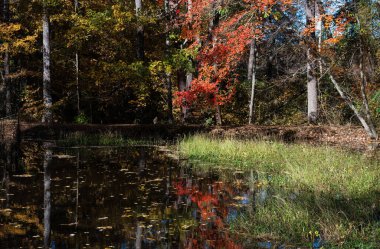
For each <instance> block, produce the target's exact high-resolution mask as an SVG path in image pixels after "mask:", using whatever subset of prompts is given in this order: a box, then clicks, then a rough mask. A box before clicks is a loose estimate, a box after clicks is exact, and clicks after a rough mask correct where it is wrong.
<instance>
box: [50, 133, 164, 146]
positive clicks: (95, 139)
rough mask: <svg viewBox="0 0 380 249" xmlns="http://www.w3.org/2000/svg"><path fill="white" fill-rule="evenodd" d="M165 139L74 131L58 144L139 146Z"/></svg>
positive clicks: (160, 142)
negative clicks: (142, 138) (137, 138)
mask: <svg viewBox="0 0 380 249" xmlns="http://www.w3.org/2000/svg"><path fill="white" fill-rule="evenodd" d="M163 143H165V142H164V141H163V140H136V139H129V138H126V137H124V136H122V135H121V134H119V133H117V132H99V133H94V134H84V133H81V132H73V133H68V134H66V135H65V136H64V137H63V138H62V139H60V140H58V141H57V145H58V146H62V147H71V146H137V145H161V144H163Z"/></svg>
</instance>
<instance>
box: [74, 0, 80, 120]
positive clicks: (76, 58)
mask: <svg viewBox="0 0 380 249" xmlns="http://www.w3.org/2000/svg"><path fill="white" fill-rule="evenodd" d="M74 8H75V13H76V14H78V12H79V2H78V0H75V1H74ZM75 83H76V93H77V94H76V95H77V113H78V115H79V114H80V113H81V111H80V90H79V54H78V48H76V51H75Z"/></svg>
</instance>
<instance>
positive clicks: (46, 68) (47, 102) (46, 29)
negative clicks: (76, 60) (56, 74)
mask: <svg viewBox="0 0 380 249" xmlns="http://www.w3.org/2000/svg"><path fill="white" fill-rule="evenodd" d="M42 42H43V49H42V53H43V55H42V56H43V101H44V113H43V116H42V122H45V123H51V122H52V121H53V113H52V105H53V100H52V97H51V73H50V18H49V11H48V4H47V0H44V1H43V13H42Z"/></svg>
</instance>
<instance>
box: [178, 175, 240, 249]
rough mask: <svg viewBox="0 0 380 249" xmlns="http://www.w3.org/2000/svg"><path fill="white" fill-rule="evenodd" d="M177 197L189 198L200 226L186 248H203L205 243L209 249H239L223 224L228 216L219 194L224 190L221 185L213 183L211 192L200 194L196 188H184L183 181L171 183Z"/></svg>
mask: <svg viewBox="0 0 380 249" xmlns="http://www.w3.org/2000/svg"><path fill="white" fill-rule="evenodd" d="M173 186H174V188H175V189H176V194H177V195H178V196H189V197H190V199H191V201H192V202H193V203H195V204H196V206H197V208H198V210H199V213H200V215H201V217H200V225H199V226H198V227H197V228H196V229H195V230H194V232H193V233H192V234H191V236H192V237H191V238H189V239H188V240H187V245H186V248H191V249H196V248H204V247H205V243H207V245H208V246H209V247H210V248H215V249H217V248H227V249H240V248H242V247H241V246H240V245H238V244H236V243H235V242H234V239H233V238H231V237H230V235H229V234H228V228H226V226H225V224H224V219H225V218H226V217H227V215H228V208H227V206H225V205H224V203H227V200H226V199H225V198H226V197H225V196H224V195H220V196H219V193H220V192H221V191H222V190H224V188H223V184H222V183H214V184H213V185H212V191H208V192H207V193H206V192H202V191H200V190H199V189H198V187H196V186H193V187H191V188H186V187H185V183H184V182H183V181H178V182H174V183H173Z"/></svg>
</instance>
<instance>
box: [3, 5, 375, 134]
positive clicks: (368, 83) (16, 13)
mask: <svg viewBox="0 0 380 249" xmlns="http://www.w3.org/2000/svg"><path fill="white" fill-rule="evenodd" d="M1 2H2V3H1V9H2V22H1V25H0V31H1V32H0V40H1V47H0V50H1V63H2V65H3V70H2V71H1V72H2V74H1V76H2V77H1V82H0V84H1V85H0V94H1V97H0V99H1V100H2V102H1V110H0V113H1V116H2V117H5V116H11V115H16V114H19V116H20V118H21V120H23V121H27V122H40V121H43V122H76V123H137V124H139V123H140V124H143V123H148V124H150V123H190V124H205V125H213V124H218V125H220V124H226V125H227V124H247V123H253V124H265V125H269V124H303V123H311V124H346V123H353V124H358V125H362V126H363V127H364V128H365V129H366V131H367V133H368V134H369V135H370V136H371V137H373V138H375V137H377V134H376V130H375V128H374V127H375V126H376V125H377V126H378V125H380V87H379V80H380V79H379V76H380V75H379V73H380V70H379V69H380V67H379V59H380V43H379V41H380V40H379V38H380V33H379V31H380V30H379V28H380V27H379V24H380V13H379V10H380V4H379V3H378V1H373V0H346V1H345V0H339V1H328V0H260V1H257V0H240V1H237V0H156V1H155V0H149V1H148V0H135V1H125V0H112V1H104V0H93V1H81V0H70V1H68V0H2V1H1Z"/></svg>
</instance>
